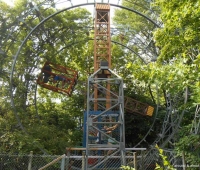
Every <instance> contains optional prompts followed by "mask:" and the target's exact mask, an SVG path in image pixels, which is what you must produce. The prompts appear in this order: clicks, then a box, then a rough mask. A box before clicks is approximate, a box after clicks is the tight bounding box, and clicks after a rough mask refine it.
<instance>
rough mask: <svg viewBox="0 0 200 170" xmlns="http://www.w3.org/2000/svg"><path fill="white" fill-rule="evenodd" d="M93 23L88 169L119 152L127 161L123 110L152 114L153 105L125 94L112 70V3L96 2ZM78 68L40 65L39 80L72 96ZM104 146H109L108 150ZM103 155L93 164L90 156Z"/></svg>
mask: <svg viewBox="0 0 200 170" xmlns="http://www.w3.org/2000/svg"><path fill="white" fill-rule="evenodd" d="M95 8H96V14H95V23H94V24H95V25H94V73H93V74H92V75H90V76H89V78H88V86H87V110H86V111H85V112H84V127H83V128H84V129H83V131H84V135H83V147H85V148H86V149H85V150H86V165H85V167H86V169H95V168H97V167H102V166H103V165H104V164H105V162H106V161H107V159H108V158H107V156H112V157H115V156H118V157H119V160H120V161H119V164H120V165H125V161H126V160H125V122H124V110H126V111H127V112H129V113H138V114H141V115H143V116H152V114H153V112H154V108H153V107H152V106H149V105H148V104H145V103H142V102H139V101H137V100H134V99H132V98H129V97H124V93H123V79H122V78H121V77H120V76H118V75H117V74H116V73H114V72H113V71H112V70H111V34H110V5H109V4H100V3H98V4H96V6H95ZM77 79H78V72H77V71H75V70H72V69H69V68H66V67H63V66H60V65H57V64H54V63H51V62H46V63H45V64H44V66H43V68H42V69H41V74H40V76H39V77H38V79H37V83H38V84H39V85H41V86H42V87H43V88H47V89H49V90H52V91H54V92H59V93H62V94H66V95H68V96H71V94H72V92H73V90H74V87H75V85H76V83H77ZM102 148H107V149H108V148H109V149H110V151H107V153H105V150H104V151H100V149H102ZM95 155H98V156H100V155H101V156H102V155H103V157H102V158H101V159H98V162H95V163H94V162H93V163H92V164H90V160H91V159H90V157H91V156H95Z"/></svg>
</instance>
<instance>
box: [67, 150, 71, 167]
mask: <svg viewBox="0 0 200 170" xmlns="http://www.w3.org/2000/svg"><path fill="white" fill-rule="evenodd" d="M69 159H70V149H68V150H67V159H66V169H70V164H69Z"/></svg>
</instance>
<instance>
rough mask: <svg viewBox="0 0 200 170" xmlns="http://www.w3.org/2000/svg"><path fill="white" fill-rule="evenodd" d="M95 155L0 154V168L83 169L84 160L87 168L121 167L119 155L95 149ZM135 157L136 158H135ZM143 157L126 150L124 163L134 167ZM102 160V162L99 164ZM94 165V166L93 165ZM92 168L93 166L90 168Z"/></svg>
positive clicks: (0, 169) (6, 169)
mask: <svg viewBox="0 0 200 170" xmlns="http://www.w3.org/2000/svg"><path fill="white" fill-rule="evenodd" d="M96 152H97V153H96V156H91V157H88V158H86V156H85V151H80V150H79V151H75V150H74V151H68V152H67V153H66V155H65V154H64V155H62V156H57V155H55V156H51V155H33V154H29V155H8V154H0V170H43V169H45V170H84V169H85V164H86V161H88V165H89V168H90V166H91V167H95V168H94V169H108V170H109V169H116V170H117V169H121V166H122V165H121V161H120V160H121V158H120V155H119V156H114V157H113V156H104V152H105V151H96ZM136 157H137V158H136ZM142 157H143V155H142V151H137V154H136V152H134V151H127V152H126V165H127V166H130V167H134V166H136V164H137V160H141V159H142ZM102 160H104V162H103V164H99V162H101V161H102ZM94 165H96V166H94ZM92 169H93V168H92Z"/></svg>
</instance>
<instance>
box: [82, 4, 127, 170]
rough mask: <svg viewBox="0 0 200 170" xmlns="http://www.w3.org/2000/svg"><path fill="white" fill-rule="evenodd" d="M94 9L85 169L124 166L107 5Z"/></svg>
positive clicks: (121, 103) (121, 98) (120, 88)
mask: <svg viewBox="0 0 200 170" xmlns="http://www.w3.org/2000/svg"><path fill="white" fill-rule="evenodd" d="M95 8H96V14H95V26H94V29H95V30H94V31H95V33H94V73H93V74H92V75H91V76H90V77H89V78H88V87H87V111H86V112H85V115H84V116H85V118H84V119H85V122H86V123H85V127H84V132H85V134H84V137H85V138H86V139H85V140H84V141H85V144H84V145H85V147H86V164H85V169H95V168H103V167H104V168H105V167H106V168H109V167H113V166H118V167H120V166H121V165H125V133H124V132H125V130H124V94H123V80H122V78H121V77H119V76H118V75H117V74H115V73H114V72H113V71H112V70H111V52H110V50H111V40H110V39H111V37H110V36H111V35H110V5H109V4H96V6H95ZM116 162H118V165H117V164H116Z"/></svg>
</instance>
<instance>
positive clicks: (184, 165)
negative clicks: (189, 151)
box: [182, 151, 186, 170]
mask: <svg viewBox="0 0 200 170" xmlns="http://www.w3.org/2000/svg"><path fill="white" fill-rule="evenodd" d="M182 162H183V170H186V163H185V152H184V151H183V153H182Z"/></svg>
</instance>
